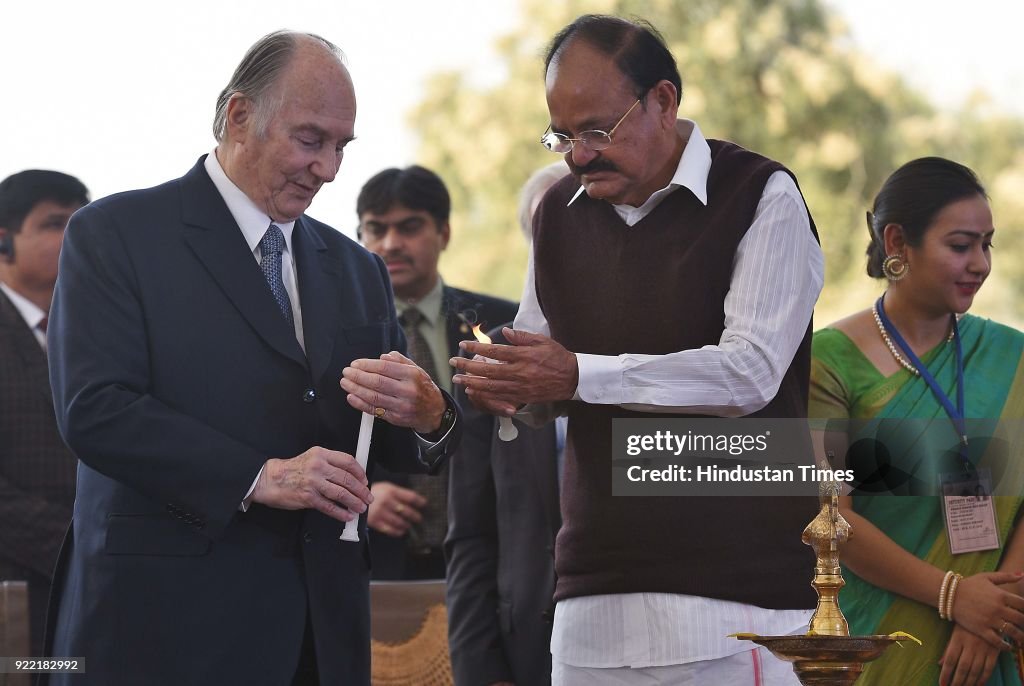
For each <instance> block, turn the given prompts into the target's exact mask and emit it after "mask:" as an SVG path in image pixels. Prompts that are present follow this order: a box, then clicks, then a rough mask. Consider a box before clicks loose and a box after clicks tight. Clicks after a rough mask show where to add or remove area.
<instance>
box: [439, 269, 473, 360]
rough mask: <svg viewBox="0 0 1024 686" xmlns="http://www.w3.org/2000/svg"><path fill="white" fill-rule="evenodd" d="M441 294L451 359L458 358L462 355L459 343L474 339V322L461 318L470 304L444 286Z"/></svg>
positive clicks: (451, 289) (442, 313) (442, 311)
mask: <svg viewBox="0 0 1024 686" xmlns="http://www.w3.org/2000/svg"><path fill="white" fill-rule="evenodd" d="M441 294H442V295H441V315H442V316H443V317H444V320H445V326H446V333H447V337H448V354H449V356H450V357H458V356H459V355H460V354H461V351H460V350H459V341H468V340H472V339H473V330H472V328H470V327H471V326H472V324H473V323H474V322H471V321H468V320H467V319H466V317H464V316H461V313H462V311H463V310H464V309H466V308H467V307H468V303H466V302H465V300H463V298H461V297H460V296H459V293H458V292H457V291H455V289H453V288H449V287H448V286H444V287H442V290H441Z"/></svg>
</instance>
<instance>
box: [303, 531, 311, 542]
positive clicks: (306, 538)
mask: <svg viewBox="0 0 1024 686" xmlns="http://www.w3.org/2000/svg"><path fill="white" fill-rule="evenodd" d="M302 540H303V541H305V542H306V543H312V542H313V534H311V533H309V532H308V531H306V532H303V534H302Z"/></svg>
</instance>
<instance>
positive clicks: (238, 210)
mask: <svg viewBox="0 0 1024 686" xmlns="http://www.w3.org/2000/svg"><path fill="white" fill-rule="evenodd" d="M204 166H205V167H206V173H207V174H209V175H210V180H211V181H213V185H214V186H216V187H217V192H218V193H220V195H221V197H222V198H224V202H225V204H227V206H228V211H229V212H231V216H232V217H234V218H235V223H236V224H238V228H239V229H241V230H242V235H243V236H245V242H246V243H247V244H248V245H249V250H251V251H252V252H253V254H254V255H257V257H259V254H258V253H257V252H256V248H258V247H259V244H260V241H261V240H263V235H264V234H265V233H266V232H267V228H268V227H269V226H270V224H271V222H273V223H274V224H276V225H277V226H278V228H280V229H281V233H283V234H284V249H285V252H287V253H291V251H292V229H294V228H295V222H294V221H290V222H275V221H273V220H272V219H271V218H270V215H268V214H267V213H266V212H264V211H263V210H261V209H260V208H259V207H258V206H257V205H256V203H254V202H253V201H252V199H251V198H250V197H249V196H248V195H246V194H245V193H244V192H243V191H242V189H241V188H239V187H238V186H236V185H235V184H234V182H233V181H232V180H231V179H229V178H228V175H227V174H225V173H224V169H223V167H221V166H220V162H219V161H218V160H217V151H216V150H214V151H213V152H211V153H210V154H209V155H207V156H206V161H205V162H204Z"/></svg>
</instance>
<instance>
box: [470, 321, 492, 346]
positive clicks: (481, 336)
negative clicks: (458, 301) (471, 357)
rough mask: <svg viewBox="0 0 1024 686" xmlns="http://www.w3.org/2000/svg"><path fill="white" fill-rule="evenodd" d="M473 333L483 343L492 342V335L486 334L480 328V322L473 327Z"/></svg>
mask: <svg viewBox="0 0 1024 686" xmlns="http://www.w3.org/2000/svg"><path fill="white" fill-rule="evenodd" d="M473 335H474V336H476V340H478V341H480V342H481V343H490V342H491V337H490V336H488V335H487V334H485V333H484V332H483V331H482V330H481V329H480V325H479V324H477V325H475V326H474V327H473Z"/></svg>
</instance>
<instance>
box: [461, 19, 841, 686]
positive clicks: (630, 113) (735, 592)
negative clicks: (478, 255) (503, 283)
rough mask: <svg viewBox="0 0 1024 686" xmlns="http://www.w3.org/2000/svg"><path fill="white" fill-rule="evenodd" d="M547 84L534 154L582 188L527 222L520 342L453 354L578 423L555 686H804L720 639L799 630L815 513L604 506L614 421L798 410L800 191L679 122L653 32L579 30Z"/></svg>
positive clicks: (805, 506) (495, 406)
mask: <svg viewBox="0 0 1024 686" xmlns="http://www.w3.org/2000/svg"><path fill="white" fill-rule="evenodd" d="M544 83H545V89H546V96H547V104H548V113H549V114H550V126H549V130H548V131H547V132H545V133H544V134H543V136H542V139H541V140H542V143H543V144H544V145H545V146H546V147H548V149H549V150H551V151H552V152H555V153H558V154H560V155H562V156H563V158H564V159H565V161H566V162H567V163H568V164H569V168H570V170H571V171H572V174H573V178H566V179H564V180H562V181H560V182H558V183H556V184H555V185H554V186H553V187H552V189H551V190H550V191H549V192H548V194H547V195H545V196H544V199H543V200H542V201H541V204H540V206H539V207H538V209H537V214H536V217H535V218H534V224H533V250H532V253H531V261H530V263H529V265H530V266H529V268H528V273H527V278H526V288H525V290H524V294H523V299H522V304H521V306H520V309H519V313H518V315H517V316H516V320H515V328H516V330H515V331H510V332H509V333H508V339H509V342H510V343H511V344H512V345H510V346H486V345H482V344H479V343H467V344H466V350H467V352H469V353H472V354H480V355H485V356H487V357H491V358H494V359H498V360H500V361H503V362H505V364H484V363H482V362H479V361H473V360H470V359H466V358H456V360H455V362H456V365H457V366H458V368H459V370H460V371H463V372H467V373H466V374H460V375H457V376H456V377H455V381H456V382H457V383H459V384H464V385H465V386H466V388H467V393H468V394H469V395H470V399H471V400H472V401H473V402H474V403H475V404H477V405H478V406H479V407H481V408H483V409H486V410H488V411H491V412H494V413H498V414H509V413H512V412H515V411H516V408H518V407H519V406H520V405H522V404H524V403H527V404H531V405H533V407H531V408H527V412H529V411H538V412H541V413H542V411H543V410H544V409H545V408H546V409H548V410H552V411H553V412H555V413H559V412H561V413H567V414H568V417H569V426H568V437H567V440H566V448H565V468H564V472H563V476H562V484H561V485H562V490H561V496H562V498H561V504H562V528H561V529H560V530H559V532H558V538H557V542H556V545H555V569H556V571H557V574H558V582H557V584H556V587H555V601H556V606H555V621H554V627H553V629H552V638H551V654H552V682H553V683H555V684H556V685H558V686H576V685H578V684H579V685H585V686H598V685H600V684H639V683H672V684H690V683H694V684H749V683H755V682H756V683H763V684H765V685H766V686H778V685H781V684H787V685H789V684H796V683H797V681H796V678H795V676H794V674H793V671H792V669H790V667H789V665H787V664H786V663H784V662H781V661H779V660H775V659H774V658H773V657H771V655H770V654H769V653H768V652H767V651H766V650H764V649H763V648H753V647H752V646H749V645H745V644H742V643H740V644H739V645H737V643H738V642H736V641H735V640H734V639H729V638H727V636H728V634H730V633H733V632H739V631H753V632H756V633H760V634H787V633H795V632H803V631H804V630H806V626H807V621H808V620H809V619H810V614H811V611H810V608H812V607H813V605H814V594H813V592H810V589H809V588H808V586H807V584H806V583H805V582H804V581H803V579H806V578H807V576H809V575H810V574H811V573H812V570H811V567H812V565H813V560H814V558H813V555H810V554H809V553H808V551H807V549H806V546H803V545H802V544H801V543H800V542H799V540H797V538H796V537H795V536H793V533H792V532H793V531H797V530H802V529H803V527H804V524H802V522H804V521H806V520H807V519H808V517H809V516H810V517H813V516H814V515H813V513H814V512H815V510H816V502H815V499H814V498H772V497H750V498H743V499H737V498H727V497H707V498H656V497H651V498H637V497H614V496H613V495H612V493H613V489H612V472H613V470H612V454H611V453H612V425H613V422H614V420H615V419H616V418H641V417H650V418H658V417H667V416H678V417H688V416H691V417H692V416H695V415H699V416H713V417H743V416H757V417H792V418H798V417H806V416H807V389H808V381H809V371H810V343H811V313H812V311H813V308H814V302H815V300H816V299H817V294H818V293H819V291H820V290H821V285H822V278H823V269H822V263H823V259H822V253H821V248H820V247H819V245H818V242H817V234H816V233H815V230H814V224H813V222H812V221H811V219H810V216H809V214H808V212H807V207H806V205H805V204H804V202H803V198H802V196H801V195H800V191H799V188H798V187H797V184H796V182H795V178H794V177H793V175H792V174H791V173H790V172H789V171H787V170H786V169H785V168H784V167H783V166H782V165H781V164H779V163H778V162H774V161H772V160H769V159H767V158H765V157H763V156H761V155H758V154H757V153H754V152H751V151H748V150H744V149H743V148H741V147H740V146H738V145H736V144H734V143H730V142H728V141H723V140H714V139H708V138H705V137H704V134H703V133H702V131H701V129H700V128H699V127H698V126H697V124H696V122H693V121H690V120H685V119H679V118H678V114H679V106H680V97H681V95H682V82H681V79H680V77H679V70H678V68H677V67H676V62H675V58H673V57H672V54H671V53H670V52H669V50H668V48H667V46H666V43H665V41H664V40H663V39H662V38H661V36H660V35H659V34H658V33H657V32H656V31H654V30H653V29H652V27H650V25H648V24H645V23H643V22H641V21H627V20H624V19H621V18H618V17H609V16H596V15H587V16H583V17H580V18H578V19H577V20H576V21H574V22H573V23H572V24H570V25H569V26H566V27H565V28H564V29H562V30H561V31H560V32H559V33H558V34H557V35H556V36H555V38H554V39H553V40H552V42H551V45H550V47H549V49H548V51H547V54H546V58H545V82H544ZM707 87H709V88H715V87H718V84H708V85H707ZM581 246H586V248H587V249H586V250H581V249H580V247H581ZM550 414H551V412H549V413H548V416H550ZM534 416H537V415H536V414H535V415H534ZM741 425H742V422H741ZM752 560H756V561H758V562H759V563H760V565H759V566H758V567H757V569H756V570H754V569H753V568H752V567H751V561H752ZM651 627H656V628H655V629H654V630H652V629H651ZM743 627H753V628H743Z"/></svg>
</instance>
